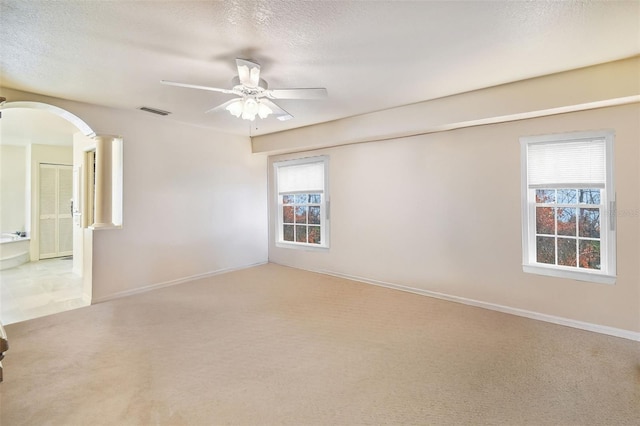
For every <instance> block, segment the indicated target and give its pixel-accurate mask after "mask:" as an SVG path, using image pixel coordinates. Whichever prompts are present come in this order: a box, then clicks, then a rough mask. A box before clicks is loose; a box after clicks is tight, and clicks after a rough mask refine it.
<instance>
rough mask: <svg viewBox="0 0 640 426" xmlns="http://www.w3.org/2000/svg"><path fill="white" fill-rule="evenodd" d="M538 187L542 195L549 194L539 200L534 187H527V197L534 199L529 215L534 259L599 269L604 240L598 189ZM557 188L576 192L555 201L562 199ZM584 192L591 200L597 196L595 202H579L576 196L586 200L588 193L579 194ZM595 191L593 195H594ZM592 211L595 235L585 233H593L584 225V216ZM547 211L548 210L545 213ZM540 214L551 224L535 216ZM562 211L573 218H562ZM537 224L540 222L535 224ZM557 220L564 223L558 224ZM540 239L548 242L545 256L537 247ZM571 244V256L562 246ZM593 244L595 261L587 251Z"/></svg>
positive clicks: (541, 249)
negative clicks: (570, 198) (570, 197)
mask: <svg viewBox="0 0 640 426" xmlns="http://www.w3.org/2000/svg"><path fill="white" fill-rule="evenodd" d="M538 191H540V192H542V193H544V195H547V194H548V195H549V197H548V199H543V200H540V198H541V197H539V196H538V194H537V193H536V191H531V198H532V199H534V200H536V202H535V203H534V206H535V207H534V215H533V217H534V218H535V225H534V233H535V244H534V250H533V251H532V254H533V255H534V259H535V262H537V263H542V264H550V265H554V266H558V267H567V268H578V269H587V270H600V269H601V265H602V264H604V262H603V261H604V260H606V259H604V256H606V251H605V250H603V247H604V244H602V240H603V233H602V229H601V228H602V219H603V216H602V208H603V205H602V204H601V203H600V201H601V200H602V195H601V194H600V192H601V191H600V190H598V189H590V190H580V189H573V188H572V189H562V190H555V189H542V190H538ZM561 192H565V193H570V192H574V193H575V194H576V195H577V196H576V197H575V199H576V202H575V203H566V202H565V203H562V202H557V201H559V200H561V199H563V197H562V196H560V195H559V194H560V193H561ZM584 193H587V194H588V195H591V201H593V200H597V201H598V204H594V203H593V202H592V203H588V202H579V200H582V201H584V200H585V199H587V201H589V200H588V197H583V196H582V194H584ZM596 193H597V196H594V194H596ZM566 212H569V214H568V215H567V214H565V213H566ZM594 212H597V214H596V215H595V216H596V217H597V224H598V226H597V230H598V232H597V234H598V235H597V236H596V235H588V234H589V233H590V232H591V233H592V234H594V233H595V232H594V231H593V230H590V229H589V227H588V225H589V224H590V223H592V222H590V221H589V220H588V219H589V216H591V217H593V213H594ZM549 213H551V214H550V215H549ZM571 213H573V214H571ZM540 214H541V215H542V217H543V218H545V216H546V219H547V222H548V221H549V220H551V221H552V224H551V226H548V223H547V224H546V226H545V224H544V221H542V220H541V221H539V220H538V219H539V217H541V216H540ZM563 215H564V216H568V217H566V218H567V219H573V220H567V221H565V220H562V219H563V217H562V216H563ZM541 224H542V226H539V225H541ZM560 224H563V225H565V226H564V227H563V228H560V227H559V225H560ZM540 228H542V229H540ZM572 228H573V229H572ZM543 242H544V243H549V242H552V247H551V248H552V249H553V254H552V256H549V254H548V253H546V256H545V253H544V247H542V248H541V247H540V246H541V243H543ZM542 245H544V244H542ZM571 246H573V257H571V256H570V255H571V253H570V252H568V251H567V250H566V248H567V247H569V249H571ZM595 248H597V259H599V262H597V260H596V255H595V254H593V255H592V257H593V259H592V258H591V257H590V255H591V253H593V252H592V250H593V251H595ZM563 249H564V250H563ZM541 251H542V252H543V253H542V257H543V259H541ZM561 252H562V253H561ZM545 257H546V258H545ZM551 260H553V262H551ZM570 262H571V263H570Z"/></svg>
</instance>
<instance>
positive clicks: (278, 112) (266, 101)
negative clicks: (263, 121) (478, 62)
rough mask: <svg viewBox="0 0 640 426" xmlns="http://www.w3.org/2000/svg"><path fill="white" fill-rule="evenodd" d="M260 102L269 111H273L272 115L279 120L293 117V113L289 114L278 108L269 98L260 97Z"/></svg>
mask: <svg viewBox="0 0 640 426" xmlns="http://www.w3.org/2000/svg"><path fill="white" fill-rule="evenodd" d="M260 103H262V104H265V105H266V106H268V107H269V108H271V111H273V116H274V117H275V118H277V119H278V120H280V121H287V120H291V119H292V118H293V115H291V114H289V113H288V112H287V111H285V110H283V109H282V108H280V107H279V106H278V105H276V104H275V103H273V102H271V101H270V100H269V99H265V98H262V99H260Z"/></svg>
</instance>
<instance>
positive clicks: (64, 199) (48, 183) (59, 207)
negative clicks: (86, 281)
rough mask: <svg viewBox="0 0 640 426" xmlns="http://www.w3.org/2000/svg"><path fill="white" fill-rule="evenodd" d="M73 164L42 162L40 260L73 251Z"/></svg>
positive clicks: (67, 254)
mask: <svg viewBox="0 0 640 426" xmlns="http://www.w3.org/2000/svg"><path fill="white" fill-rule="evenodd" d="M72 197H73V167H72V166H67V165H62V164H40V197H39V198H40V223H39V225H40V226H39V235H38V237H39V238H38V240H39V246H40V259H48V258H52V257H61V256H71V255H72V254H73V215H72V212H71V198H72Z"/></svg>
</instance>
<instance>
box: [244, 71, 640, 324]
mask: <svg viewBox="0 0 640 426" xmlns="http://www.w3.org/2000/svg"><path fill="white" fill-rule="evenodd" d="M637 63H638V62H637V61H636V62H635V64H636V67H637ZM625 64H628V63H626V62H625ZM636 69H637V68H636ZM583 72H584V71H580V74H582V73H583ZM596 74H597V75H600V80H598V79H597V78H595V80H594V81H593V82H594V83H597V82H598V81H600V84H601V85H605V86H606V85H607V84H608V82H609V77H610V75H607V73H601V72H596ZM634 75H635V80H633V81H632V82H631V83H630V84H627V87H628V88H629V90H630V92H629V93H628V94H629V95H634V94H637V93H639V92H638V86H639V85H640V81H639V80H638V79H637V75H638V73H636V74H634ZM555 80H556V78H555V77H554V78H550V81H552V82H555ZM566 81H571V79H567V80H566ZM578 81H579V80H578ZM634 81H635V84H633V82H634ZM543 83H544V81H538V82H536V85H537V86H538V90H543V91H544V90H546V89H545V85H544V84H543ZM618 83H619V82H618ZM618 83H616V84H618ZM625 83H629V82H628V81H627V82H625ZM576 84H577V86H576V87H573V88H572V89H565V92H567V91H574V92H579V91H580V85H579V83H576ZM526 86H528V84H524V85H523V86H521V87H526ZM554 86H555V83H554V84H551V85H550V86H549V87H547V89H549V91H548V92H545V93H547V95H548V97H549V98H551V99H552V101H553V102H555V103H556V105H570V104H571V102H572V99H568V98H567V99H556V98H555V96H556V95H557V92H555V91H553V90H551V87H554ZM511 87H512V90H514V91H515V92H514V93H510V94H509V97H510V98H511V99H516V98H518V87H519V86H518V85H513V86H511ZM498 90H499V91H503V90H504V87H500V88H499V89H498ZM585 90H588V89H585ZM490 92H491V89H487V91H486V92H485V93H486V94H487V95H492V94H491V93H490ZM525 92H526V91H525ZM600 92H606V90H600ZM476 95H477V94H475V93H474V94H471V95H470V96H474V97H475V96H476ZM543 95H544V93H539V94H538V97H543ZM618 95H624V93H620V94H616V96H618ZM491 97H492V96H487V97H486V99H490V98H491ZM456 98H457V99H458V100H459V101H460V103H459V104H458V108H460V109H463V110H464V108H465V105H466V104H465V102H464V101H465V99H466V97H465V95H459V96H457V97H456ZM499 99H500V98H499V97H494V102H499ZM563 102H566V103H563ZM451 106H452V107H453V106H455V105H451ZM424 107H425V108H426V109H425V111H427V110H429V109H430V108H431V106H430V105H424ZM416 108H417V107H416ZM486 108H487V109H488V110H495V109H498V108H499V106H495V105H493V104H491V103H490V102H488V103H487V104H486ZM376 116H377V121H376V122H369V126H367V127H365V128H363V129H362V132H361V134H362V136H363V137H365V138H368V137H370V135H371V134H372V132H373V129H376V130H377V131H378V133H379V134H385V133H386V131H385V129H392V130H393V131H394V132H395V131H399V129H398V128H397V123H395V122H394V121H393V119H392V117H395V116H397V111H388V117H389V121H386V120H385V112H380V113H376ZM412 117H413V120H414V122H413V126H414V128H415V129H417V128H419V126H420V123H419V122H420V119H421V117H420V114H419V108H417V109H416V110H415V111H414V113H413V115H412ZM358 120H360V118H358V119H357V120H356V121H358ZM425 120H428V118H427V116H426V115H425ZM353 123H354V121H353V120H352V119H346V120H344V121H343V122H333V123H325V124H323V125H320V126H318V128H317V134H316V136H315V138H316V140H320V139H323V140H324V142H323V143H325V144H328V145H330V144H331V142H332V141H334V142H336V143H335V144H336V145H340V144H341V143H347V144H348V143H350V142H351V141H352V140H354V139H353V138H351V137H349V138H344V135H345V132H344V129H345V128H346V127H349V128H350V130H349V133H350V134H351V135H358V134H359V133H358V128H357V127H350V126H351V125H352V124H353ZM596 129H614V130H615V132H616V139H615V165H614V167H615V171H614V173H615V177H616V191H617V200H618V211H619V215H618V251H617V253H618V279H617V282H616V284H615V285H604V284H594V283H587V282H582V281H574V280H569V279H559V278H552V277H545V276H539V275H532V274H525V273H524V272H523V271H522V266H521V264H522V257H521V256H522V255H521V212H520V205H521V204H520V200H521V198H520V197H521V189H520V144H519V137H521V136H526V135H534V134H548V133H560V132H571V131H586V130H596ZM311 130H312V129H310V128H307V129H298V130H297V131H292V132H291V133H288V132H283V133H280V134H278V135H277V136H278V138H276V137H275V136H276V135H269V137H268V138H265V139H260V140H258V138H256V139H254V146H257V147H259V150H260V149H263V148H265V147H266V146H267V145H271V148H273V149H275V150H276V151H278V150H283V149H284V150H292V149H293V147H295V144H296V140H300V142H299V147H300V148H301V152H300V153H297V154H285V155H275V156H272V157H270V163H272V162H273V161H278V160H282V159H288V158H298V157H303V156H310V155H329V156H330V189H331V194H330V196H331V248H330V250H329V251H328V252H318V251H302V250H294V249H287V248H280V247H276V246H275V244H274V242H273V229H274V226H275V225H274V217H273V215H271V218H270V232H271V234H272V237H271V238H270V241H269V244H270V246H269V259H270V261H273V262H276V263H280V264H285V265H290V266H294V267H298V268H303V269H308V270H314V271H324V272H329V273H333V274H337V275H345V276H351V277H358V278H362V279H364V280H368V281H379V282H383V283H389V284H392V285H399V286H405V287H408V288H411V289H416V290H417V291H424V292H436V293H441V294H443V295H447V296H453V297H454V298H455V297H460V298H465V299H470V300H474V301H479V302H482V303H484V304H486V305H488V304H493V305H500V306H504V307H508V308H510V309H511V310H525V311H529V312H530V313H537V314H542V315H545V316H551V317H558V318H560V319H569V320H572V321H578V322H585V323H589V324H596V325H601V326H607V327H613V328H616V329H620V330H627V331H631V332H632V333H633V332H635V333H637V332H639V331H640V262H638V259H640V239H639V238H638V235H640V173H639V170H640V148H639V144H638V140H640V104H638V103H637V101H636V103H631V104H627V105H621V106H616V107H609V108H598V109H592V110H585V111H579V112H573V113H566V114H557V115H550V116H547V117H540V118H533V119H526V120H517V121H511V122H506V123H501V124H489V125H484V126H477V127H468V128H461V129H457V130H451V131H441V132H437V131H436V132H433V133H429V134H423V135H418V136H413V137H406V138H390V139H388V140H386V141H381V142H371V143H361V144H348V145H343V146H336V147H333V148H322V149H317V150H311V151H309V150H306V149H305V148H307V143H308V140H307V139H299V137H300V136H301V133H302V132H311ZM269 170H271V169H269ZM272 178H273V177H272V176H270V186H269V187H270V188H272V187H273V181H272ZM270 206H271V212H274V211H277V210H276V207H275V196H274V194H271V195H270Z"/></svg>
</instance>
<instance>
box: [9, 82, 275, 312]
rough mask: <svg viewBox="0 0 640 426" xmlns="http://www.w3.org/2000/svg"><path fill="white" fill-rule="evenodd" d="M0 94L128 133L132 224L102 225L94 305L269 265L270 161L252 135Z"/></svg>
mask: <svg viewBox="0 0 640 426" xmlns="http://www.w3.org/2000/svg"><path fill="white" fill-rule="evenodd" d="M1 92H2V93H1V94H2V96H5V97H7V99H8V100H9V101H35V102H44V103H48V104H52V105H55V106H58V107H60V108H63V109H65V110H67V111H69V112H71V113H73V114H75V115H77V116H78V117H80V118H81V119H82V120H84V121H85V122H86V123H87V124H88V125H89V126H90V127H91V128H92V129H93V130H94V131H95V132H96V133H97V134H108V135H119V136H122V138H123V149H124V178H123V179H124V214H123V216H124V227H123V229H115V230H97V231H93V243H92V244H93V259H92V263H93V268H92V271H91V273H92V278H93V300H94V301H100V300H105V299H108V298H110V297H115V296H118V295H125V294H130V293H134V292H136V291H139V290H141V289H145V288H149V287H150V286H154V285H163V284H165V283H172V282H179V281H181V280H184V279H187V278H189V277H194V276H200V275H206V274H209V273H216V272H220V271H224V270H229V269H235V268H241V267H245V266H249V265H252V264H256V263H263V262H266V261H267V201H266V157H265V156H262V155H255V154H252V153H251V145H250V140H249V138H248V137H239V136H231V135H226V134H222V133H218V132H214V131H212V130H209V129H203V128H197V127H192V126H187V125H183V124H180V123H177V122H174V121H170V119H166V118H161V117H155V116H151V115H149V114H147V113H144V112H141V111H136V110H117V109H111V108H103V107H98V106H94V105H88V104H82V103H77V102H71V101H63V100H60V99H54V98H49V97H45V96H41V95H36V94H30V93H24V92H18V91H14V90H10V89H2V90H1ZM86 241H87V240H85V242H86ZM85 260H86V259H85ZM85 273H87V271H85Z"/></svg>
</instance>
